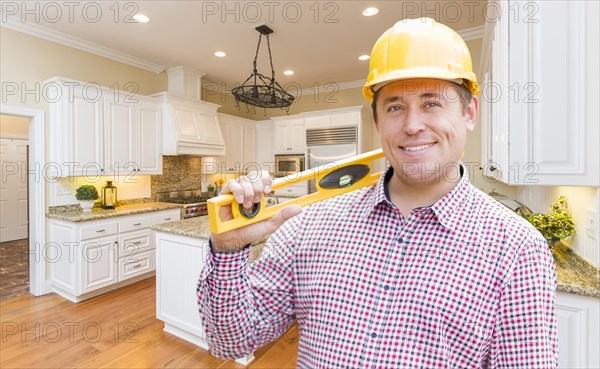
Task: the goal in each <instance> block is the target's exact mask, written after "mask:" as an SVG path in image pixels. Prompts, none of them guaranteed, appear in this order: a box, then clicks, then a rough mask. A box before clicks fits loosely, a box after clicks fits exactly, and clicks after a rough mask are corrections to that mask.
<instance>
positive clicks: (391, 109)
mask: <svg viewBox="0 0 600 369" xmlns="http://www.w3.org/2000/svg"><path fill="white" fill-rule="evenodd" d="M398 110H402V107H401V106H400V105H392V106H390V107H388V109H387V111H389V112H392V111H398Z"/></svg>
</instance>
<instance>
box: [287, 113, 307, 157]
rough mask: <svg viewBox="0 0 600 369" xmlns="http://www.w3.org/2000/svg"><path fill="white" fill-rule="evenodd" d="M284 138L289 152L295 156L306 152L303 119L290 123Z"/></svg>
mask: <svg viewBox="0 0 600 369" xmlns="http://www.w3.org/2000/svg"><path fill="white" fill-rule="evenodd" d="M286 136H287V142H288V146H289V147H290V150H291V151H293V153H295V154H299V153H303V152H304V151H305V150H306V130H305V129H304V119H302V120H299V121H293V122H290V123H289V125H288V130H287V134H286Z"/></svg>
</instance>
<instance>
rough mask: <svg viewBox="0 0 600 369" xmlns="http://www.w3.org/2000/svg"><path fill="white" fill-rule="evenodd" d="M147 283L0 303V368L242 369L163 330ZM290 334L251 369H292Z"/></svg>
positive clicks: (294, 346) (293, 337)
mask: <svg viewBox="0 0 600 369" xmlns="http://www.w3.org/2000/svg"><path fill="white" fill-rule="evenodd" d="M155 290H156V289H155V278H151V279H147V280H144V281H141V282H138V283H136V284H133V285H131V286H127V287H123V288H121V289H119V290H116V291H113V292H110V293H107V294H104V295H102V296H98V297H96V298H93V299H90V300H87V301H84V302H80V303H78V304H75V303H72V302H70V301H68V300H65V299H63V298H62V297H60V296H58V295H56V294H53V293H52V294H49V295H45V296H40V297H34V296H33V295H31V294H29V293H27V294H25V295H22V296H19V297H15V298H11V299H8V300H4V301H1V302H0V321H1V324H2V337H1V341H0V348H1V349H0V352H1V353H0V368H2V369H8V368H27V369H30V368H115V369H117V368H118V369H124V368H190V369H191V368H244V366H243V365H240V364H237V363H236V362H235V361H231V360H228V361H223V360H219V359H216V358H214V357H213V356H212V355H210V353H209V352H207V351H205V350H203V349H201V348H199V347H197V346H195V345H193V344H191V343H188V342H186V341H184V340H181V339H179V338H177V337H175V336H172V335H170V334H168V333H165V332H164V331H163V330H162V329H163V322H162V321H160V320H157V319H156V300H155ZM297 350H298V330H297V328H296V327H295V326H294V327H292V328H291V329H290V331H288V333H286V334H285V335H284V336H282V337H281V338H280V339H279V340H278V341H276V342H274V343H272V344H270V345H269V346H267V347H263V348H262V349H260V350H259V351H257V352H256V353H255V356H256V360H255V361H254V362H252V363H251V364H250V365H249V366H248V367H249V368H254V369H259V368H260V369H267V368H269V369H275V368H277V369H285V368H295V366H296V353H297Z"/></svg>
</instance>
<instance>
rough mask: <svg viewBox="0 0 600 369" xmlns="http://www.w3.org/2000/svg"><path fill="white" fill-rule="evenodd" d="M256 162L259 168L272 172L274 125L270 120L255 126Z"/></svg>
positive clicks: (273, 163) (273, 162)
mask: <svg viewBox="0 0 600 369" xmlns="http://www.w3.org/2000/svg"><path fill="white" fill-rule="evenodd" d="M256 162H257V163H258V165H260V167H261V169H266V170H268V171H269V172H273V169H274V166H275V147H274V127H273V123H272V122H268V123H260V124H258V125H257V126H256Z"/></svg>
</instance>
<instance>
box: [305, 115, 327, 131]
mask: <svg viewBox="0 0 600 369" xmlns="http://www.w3.org/2000/svg"><path fill="white" fill-rule="evenodd" d="M330 126H331V116H330V115H324V116H318V117H306V118H304V128H305V129H322V128H329V127H330Z"/></svg>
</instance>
